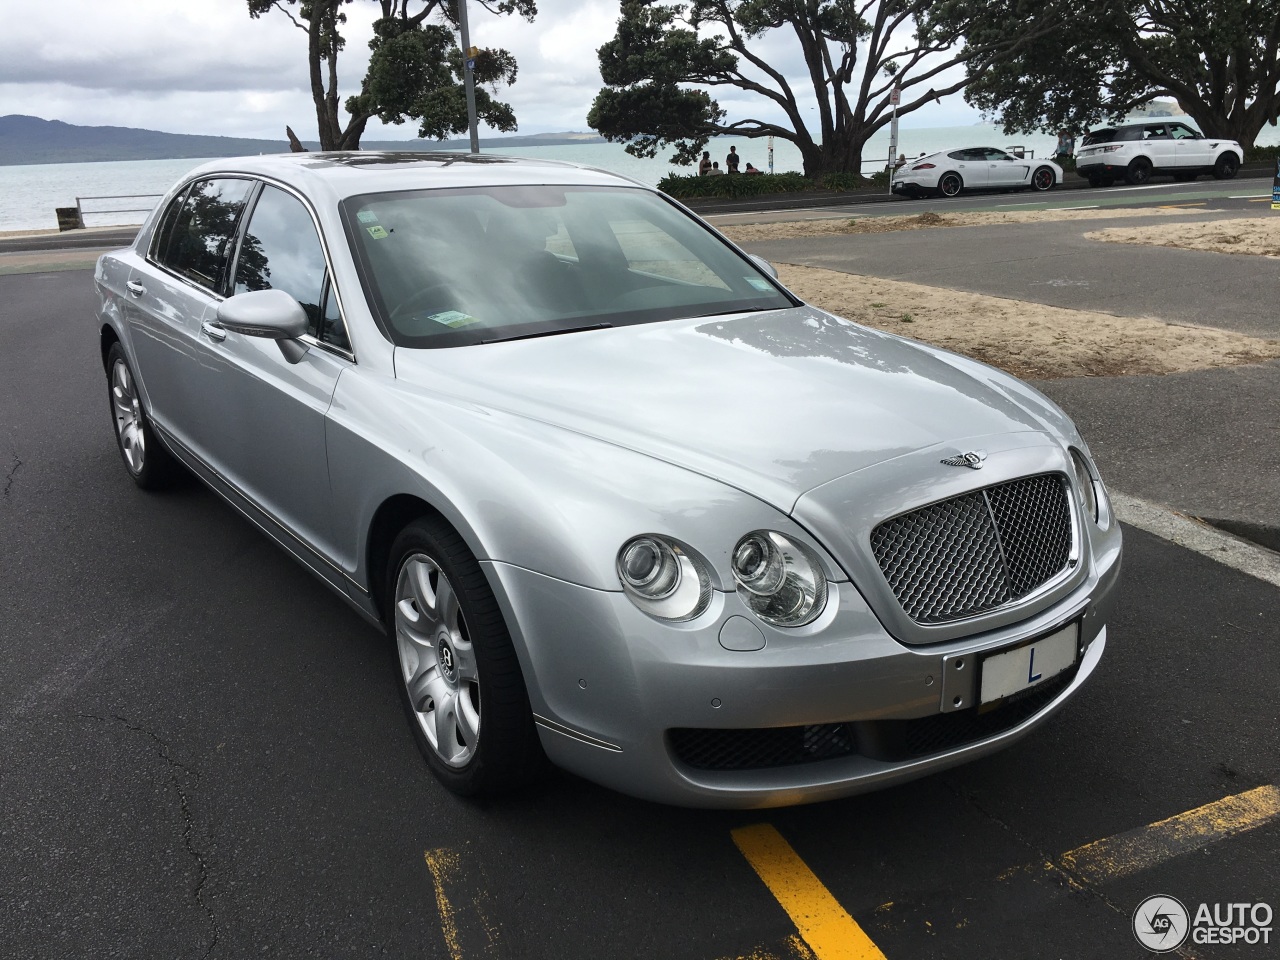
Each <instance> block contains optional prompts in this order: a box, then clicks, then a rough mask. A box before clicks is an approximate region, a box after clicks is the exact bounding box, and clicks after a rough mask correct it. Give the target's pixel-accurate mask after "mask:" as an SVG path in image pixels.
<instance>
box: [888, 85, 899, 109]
mask: <svg viewBox="0 0 1280 960" xmlns="http://www.w3.org/2000/svg"><path fill="white" fill-rule="evenodd" d="M901 102H902V89H901V88H900V87H894V88H893V89H892V90H890V91H889V104H890V106H894V107H896V106H897V105H898V104H900V103H901Z"/></svg>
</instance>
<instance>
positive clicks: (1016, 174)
mask: <svg viewBox="0 0 1280 960" xmlns="http://www.w3.org/2000/svg"><path fill="white" fill-rule="evenodd" d="M985 152H986V158H987V186H989V187H1017V186H1021V185H1023V184H1025V183H1026V182H1027V179H1028V175H1029V171H1030V165H1029V164H1028V163H1027V162H1026V161H1023V160H1019V159H1018V158H1017V157H1015V156H1013V155H1012V154H1009V153H1005V152H1004V151H1003V150H997V149H996V148H995V147H986V148H985Z"/></svg>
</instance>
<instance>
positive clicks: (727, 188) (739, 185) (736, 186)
mask: <svg viewBox="0 0 1280 960" xmlns="http://www.w3.org/2000/svg"><path fill="white" fill-rule="evenodd" d="M874 182H875V181H874V179H868V178H866V177H859V176H857V175H855V174H849V173H829V174H826V175H824V176H822V177H818V178H812V177H806V176H805V175H804V174H802V173H794V172H792V173H762V174H744V173H736V174H733V173H731V174H725V175H724V176H719V177H700V176H697V175H696V174H669V175H667V176H665V177H663V178H662V180H660V181H659V182H658V189H659V190H661V191H662V192H663V193H665V194H667V195H668V196H670V197H675V198H676V199H677V200H690V199H701V198H704V197H724V198H729V199H735V198H738V197H758V196H766V195H768V194H774V193H801V192H804V191H809V190H840V191H845V190H865V189H867V188H868V187H871V186H873V185H874ZM882 185H883V184H882Z"/></svg>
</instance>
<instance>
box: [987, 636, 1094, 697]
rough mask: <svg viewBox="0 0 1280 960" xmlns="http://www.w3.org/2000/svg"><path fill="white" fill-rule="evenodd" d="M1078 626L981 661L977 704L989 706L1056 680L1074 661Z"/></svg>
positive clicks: (1077, 642)
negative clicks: (980, 682) (980, 681)
mask: <svg viewBox="0 0 1280 960" xmlns="http://www.w3.org/2000/svg"><path fill="white" fill-rule="evenodd" d="M1079 639H1080V624H1079V623H1071V624H1068V625H1067V626H1065V627H1063V628H1062V629H1061V630H1058V631H1055V632H1054V633H1051V634H1049V635H1048V636H1045V637H1041V638H1040V639H1039V640H1033V641H1031V643H1025V644H1023V645H1022V646H1020V647H1015V648H1014V649H1012V650H1005V651H1004V652H1003V653H995V654H992V655H991V656H989V657H987V658H986V659H985V660H983V661H982V685H981V688H980V690H979V697H978V699H979V701H980V702H981V703H992V702H993V701H996V700H1001V699H1003V698H1005V697H1008V696H1012V695H1013V694H1015V693H1020V692H1021V691H1023V690H1030V689H1031V688H1032V687H1034V686H1036V685H1037V684H1041V683H1044V681H1046V680H1048V679H1050V678H1052V677H1056V676H1057V675H1058V674H1060V673H1062V671H1064V670H1068V669H1070V668H1071V666H1072V664H1074V663H1075V662H1076V649H1077V647H1078V646H1079Z"/></svg>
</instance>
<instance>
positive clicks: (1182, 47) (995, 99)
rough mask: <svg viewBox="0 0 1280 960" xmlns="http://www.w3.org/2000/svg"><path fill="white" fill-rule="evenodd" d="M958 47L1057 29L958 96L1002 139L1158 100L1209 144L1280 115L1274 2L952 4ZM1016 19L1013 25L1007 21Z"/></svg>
mask: <svg viewBox="0 0 1280 960" xmlns="http://www.w3.org/2000/svg"><path fill="white" fill-rule="evenodd" d="M958 2H959V3H960V4H961V5H967V4H972V5H973V6H972V10H971V11H970V12H969V14H968V17H969V27H968V29H967V30H966V32H965V39H966V40H967V42H968V43H969V44H970V45H977V44H986V43H991V42H996V41H998V40H1000V39H1002V38H1008V37H1010V36H1011V35H1012V33H1013V32H1015V31H1017V30H1021V29H1022V26H1021V22H1023V21H1025V22H1030V23H1041V22H1042V23H1046V24H1056V25H1057V29H1056V30H1055V31H1053V32H1050V33H1046V34H1044V35H1043V36H1041V37H1039V38H1037V39H1034V40H1032V41H1030V42H1028V43H1025V44H1023V45H1022V46H1021V47H1019V48H1018V49H1017V51H1016V52H1015V53H1014V55H1013V56H1012V57H1010V58H1007V59H1004V60H1002V61H1000V62H998V63H995V64H993V65H991V66H990V67H989V68H987V69H985V70H982V71H975V70H974V69H973V68H972V67H970V70H969V75H970V83H969V86H968V89H967V90H966V92H965V99H967V100H968V101H969V102H970V103H972V104H974V105H975V106H977V107H979V108H981V109H982V110H984V111H985V112H987V113H990V114H993V115H999V116H1000V118H1001V122H1002V123H1003V125H1004V129H1005V131H1006V132H1007V133H1015V132H1020V131H1027V130H1043V131H1046V132H1053V131H1056V130H1058V129H1062V128H1066V129H1070V130H1075V131H1080V130H1083V129H1085V128H1087V127H1092V126H1097V125H1098V124H1100V123H1116V122H1119V121H1120V120H1122V119H1123V118H1124V117H1125V115H1126V114H1128V113H1129V111H1131V110H1132V109H1133V108H1134V107H1136V106H1139V105H1141V104H1144V103H1146V102H1148V101H1150V100H1152V99H1154V98H1157V97H1165V98H1172V99H1175V100H1177V101H1178V103H1179V104H1180V105H1181V107H1182V109H1183V110H1185V111H1186V112H1187V113H1188V114H1189V115H1190V116H1191V117H1192V119H1194V120H1195V121H1196V123H1197V124H1198V125H1199V127H1200V129H1201V130H1202V131H1203V132H1204V133H1205V134H1207V135H1209V136H1215V137H1230V138H1232V139H1235V140H1239V141H1240V142H1241V144H1242V145H1244V146H1245V147H1248V146H1250V145H1251V144H1252V143H1253V141H1254V139H1255V138H1256V137H1257V135H1258V133H1259V131H1260V130H1261V129H1262V127H1263V125H1264V124H1265V123H1267V122H1269V121H1271V120H1272V119H1274V118H1275V117H1276V116H1277V113H1278V112H1280V94H1277V84H1280V0H1099V2H1097V3H1096V4H1095V5H1094V6H1093V7H1091V8H1090V9H1089V10H1088V12H1087V14H1086V12H1085V11H1084V9H1083V8H1081V7H1080V5H1079V3H1078V2H1076V0H1037V2H1029V0H991V2H983V0H958ZM1015 21H1018V22H1015Z"/></svg>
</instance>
